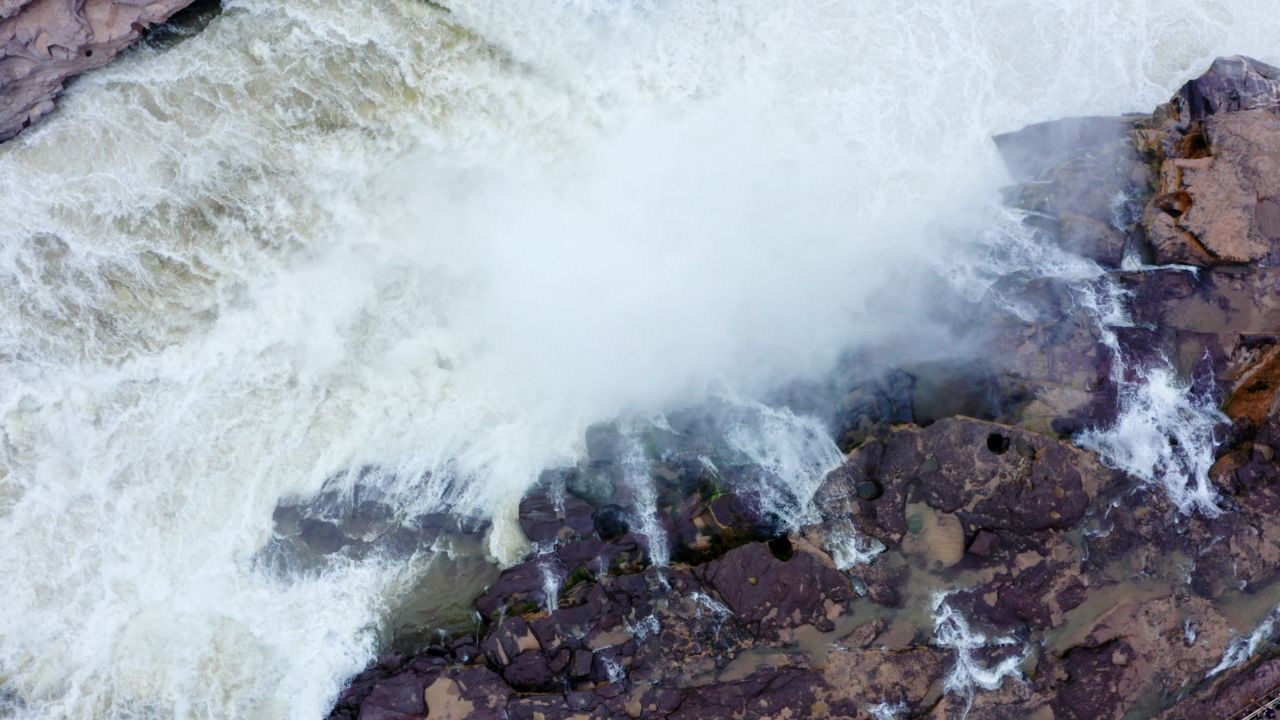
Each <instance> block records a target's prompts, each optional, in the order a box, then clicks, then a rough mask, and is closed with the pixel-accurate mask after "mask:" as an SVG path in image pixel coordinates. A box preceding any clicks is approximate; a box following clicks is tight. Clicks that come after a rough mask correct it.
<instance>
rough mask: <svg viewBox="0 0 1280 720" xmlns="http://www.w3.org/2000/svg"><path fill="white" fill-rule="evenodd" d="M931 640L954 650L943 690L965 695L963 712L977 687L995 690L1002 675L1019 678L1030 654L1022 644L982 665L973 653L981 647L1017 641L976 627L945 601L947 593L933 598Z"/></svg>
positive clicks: (1003, 677)
mask: <svg viewBox="0 0 1280 720" xmlns="http://www.w3.org/2000/svg"><path fill="white" fill-rule="evenodd" d="M933 642H934V644H935V645H937V646H938V647H944V648H949V649H951V650H954V651H955V661H954V662H953V664H952V665H951V671H950V672H948V673H947V677H946V679H945V680H944V681H943V691H944V692H947V693H954V694H956V695H962V696H964V697H965V699H966V704H965V712H964V714H965V715H968V712H969V707H970V706H971V705H972V703H973V696H974V694H975V693H977V692H978V691H980V690H997V689H999V688H1000V686H1001V685H1002V684H1003V683H1004V681H1005V678H1013V679H1015V680H1021V679H1022V665H1023V663H1025V662H1026V661H1027V658H1028V657H1029V656H1030V653H1031V651H1030V649H1029V648H1026V647H1023V648H1022V650H1021V652H1020V653H1019V654H1017V655H1009V656H1007V657H1005V658H1003V659H1002V660H1000V662H998V663H996V664H995V665H994V666H987V665H983V664H982V663H981V662H980V661H979V660H978V658H977V657H975V656H974V653H975V652H976V651H978V650H982V649H984V648H993V647H1000V646H1011V645H1017V644H1019V642H1018V640H1017V639H1016V638H1013V637H1007V636H1001V637H994V638H993V637H987V636H986V635H984V634H982V633H981V632H977V631H975V630H974V629H973V628H972V627H970V625H969V621H968V620H966V619H965V617H964V615H961V614H960V611H958V610H956V609H955V608H954V607H952V606H951V604H950V603H948V602H947V593H938V594H937V595H935V596H934V598H933Z"/></svg>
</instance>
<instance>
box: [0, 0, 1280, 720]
mask: <svg viewBox="0 0 1280 720" xmlns="http://www.w3.org/2000/svg"><path fill="white" fill-rule="evenodd" d="M448 4H449V6H450V7H451V9H452V11H453V12H452V14H451V15H445V14H444V13H441V12H439V11H437V10H435V9H433V8H432V7H431V6H430V5H428V4H426V3H420V2H416V1H410V0H373V1H371V2H365V3H349V2H337V1H336V0H289V2H268V1H267V0H229V1H228V2H226V3H225V5H226V8H227V9H226V12H225V13H224V14H223V15H222V16H221V17H219V18H218V19H216V20H214V21H213V22H212V23H211V24H210V25H209V27H208V28H207V29H206V30H205V31H204V32H202V33H201V34H200V35H198V36H196V37H193V38H191V39H189V40H187V41H185V42H183V43H180V44H178V45H175V46H173V47H172V48H169V49H167V50H164V51H160V50H149V51H146V52H140V53H134V54H133V55H131V56H129V57H126V58H124V59H122V60H121V61H120V62H118V63H116V64H113V65H112V66H110V67H108V68H106V69H104V70H102V71H99V72H95V73H94V74H92V75H89V76H86V77H84V78H81V79H80V80H78V81H77V82H76V83H75V84H74V86H73V88H72V89H71V91H70V92H69V93H68V94H67V96H66V97H65V99H64V101H63V102H62V104H61V106H60V108H59V110H58V112H57V113H56V114H55V116H54V117H52V118H50V120H49V121H48V122H47V123H44V124H43V125H41V126H39V127H37V128H35V129H33V130H32V131H30V132H28V133H26V134H24V135H23V136H21V137H20V138H18V139H17V140H15V141H13V142H10V143H8V144H6V145H4V146H3V147H0V214H2V216H3V217H4V219H5V223H3V227H0V432H2V433H3V435H2V437H0V574H3V576H4V577H5V578H6V579H7V583H6V589H5V592H4V593H3V595H2V596H0V698H4V699H3V700H0V702H3V703H4V704H5V705H7V706H9V707H12V708H16V709H14V710H13V711H12V712H13V713H15V714H17V715H18V716H19V717H33V718H35V717H39V718H55V717H56V718H61V717H71V718H111V717H140V718H165V717H200V718H272V719H274V718H317V717H321V716H323V714H324V713H325V712H326V710H327V708H328V705H329V703H330V702H331V700H332V698H333V697H334V695H335V693H336V692H337V691H338V690H339V688H340V687H341V684H342V683H343V682H344V679H345V678H346V677H347V676H349V675H350V674H352V673H354V672H355V671H357V670H358V669H360V668H361V667H362V666H363V665H364V664H365V663H366V662H367V661H368V660H369V659H370V657H372V655H373V653H374V652H375V650H376V647H377V638H378V625H379V622H380V620H381V618H382V617H383V613H384V610H385V607H386V605H387V604H388V603H389V602H390V599H391V598H393V597H394V596H395V594H396V593H397V592H399V591H401V590H402V589H403V588H405V587H408V586H411V585H412V582H413V579H414V578H413V576H414V575H415V574H416V572H418V570H417V569H416V566H415V565H414V564H413V563H403V562H396V563H393V562H385V561H381V560H379V559H378V558H376V557H373V558H370V559H369V560H366V561H363V562H359V563H356V562H349V563H345V564H344V563H338V564H334V565H333V566H332V567H330V568H329V569H328V570H326V571H325V572H323V573H319V574H315V575H308V576H305V577H292V576H290V577H279V576H276V575H273V574H271V573H269V572H267V571H265V570H264V569H262V568H260V567H257V566H256V565H255V564H254V562H253V557H254V556H255V553H257V552H258V551H259V549H260V548H261V547H262V545H263V543H264V542H265V540H266V539H267V537H268V535H269V533H270V532H271V512H272V509H273V507H274V505H275V503H276V501H277V500H278V499H279V498H281V497H283V496H288V495H303V496H305V495H307V494H308V493H312V492H315V491H316V490H318V489H319V488H320V487H321V485H322V483H323V482H324V481H325V479H326V478H329V477H331V476H332V475H333V474H334V473H336V472H341V471H343V470H353V471H354V470H358V469H359V468H361V467H363V466H365V465H366V464H376V465H378V466H380V467H382V468H384V469H385V470H387V472H386V473H385V479H386V483H387V487H386V488H384V489H385V491H386V493H387V497H388V498H390V499H391V500H392V501H393V502H394V503H396V504H397V505H398V507H400V508H401V509H402V510H403V511H404V512H406V513H410V512H423V511H427V510H431V509H451V510H453V511H457V512H467V513H477V514H485V515H488V516H490V517H492V518H493V519H494V520H495V522H494V526H493V531H492V533H491V535H490V538H489V547H490V550H491V552H492V553H493V554H494V555H495V556H496V557H499V558H502V559H505V560H510V559H512V557H513V556H514V555H515V554H516V553H518V552H519V551H520V550H521V548H522V547H523V545H522V539H521V538H520V536H519V533H518V532H517V531H516V528H515V526H514V523H513V522H512V521H513V520H514V517H515V513H516V507H517V505H516V504H517V502H518V500H519V497H520V494H521V491H522V490H523V489H524V488H525V487H526V486H527V485H528V484H529V483H530V482H532V481H533V480H534V479H535V478H536V477H537V476H538V473H539V472H540V471H541V470H542V469H543V468H545V467H548V466H553V465H562V464H568V463H572V462H573V461H574V460H575V459H576V458H577V457H578V455H579V454H580V452H581V451H582V442H583V441H582V437H583V435H582V433H583V430H584V428H585V427H586V426H587V425H588V424H590V423H592V422H597V421H600V420H607V419H609V418H612V417H614V416H616V415H618V414H622V413H625V412H637V413H651V412H657V411H659V410H661V409H662V408H663V407H664V406H665V405H666V404H668V403H670V402H672V401H674V400H681V401H689V400H692V399H695V398H697V397H700V396H702V395H703V394H704V393H705V389H706V388H707V387H708V386H709V385H716V386H718V387H728V388H730V389H731V390H732V391H733V392H734V393H735V394H736V395H737V396H740V397H744V398H749V399H750V398H757V399H758V397H760V396H761V395H762V393H763V392H764V391H765V390H766V389H767V388H768V387H769V386H770V385H772V384H774V383H776V382H779V381H781V380H783V379H786V378H791V377H801V376H806V375H813V374H816V373H820V372H821V371H822V370H824V369H825V368H826V367H828V366H829V365H830V364H831V362H832V360H833V358H835V356H836V355H837V354H838V353H839V352H840V350H841V349H842V348H844V347H845V346H847V345H848V344H850V343H856V342H872V341H875V342H892V341H899V342H902V341H908V340H909V341H912V342H916V343H924V344H927V343H929V342H930V337H931V335H930V333H929V332H928V330H929V325H928V321H927V319H926V318H927V313H925V312H924V311H923V309H927V306H928V299H929V298H928V295H927V293H918V292H914V290H915V289H917V286H918V285H919V283H920V278H922V277H923V275H922V273H920V272H919V269H920V268H921V267H924V266H928V265H930V264H936V265H939V266H943V267H945V266H947V265H949V264H950V263H951V262H952V261H953V260H954V253H955V252H957V250H956V248H955V247H954V246H953V245H951V244H947V243H938V244H935V243H934V242H933V241H932V240H931V239H932V238H945V237H956V236H958V235H960V234H963V233H964V232H965V228H967V227H972V226H985V225H986V223H987V221H988V220H989V215H987V214H986V213H985V212H984V211H982V208H984V207H987V206H989V205H990V204H992V203H994V201H995V200H994V199H995V192H994V189H995V187H996V186H997V185H998V184H999V183H1000V182H1001V181H1002V177H1001V172H1002V171H1001V169H1000V166H999V162H998V160H997V158H996V157H995V154H994V152H993V150H992V148H991V146H990V143H989V141H988V136H989V135H990V134H991V133H993V132H997V131H1003V130H1010V129H1014V128H1016V127H1018V126H1020V125H1022V124H1025V123H1027V122H1030V121H1036V120H1042V119H1045V118H1051V117H1056V116H1061V115H1067V114H1082V113H1108V112H1119V111H1124V110H1130V109H1135V108H1137V109H1142V108H1148V107H1150V106H1152V105H1154V104H1155V103H1157V102H1159V101H1162V100H1163V99H1164V98H1165V97H1166V96H1167V95H1168V94H1169V93H1170V91H1171V90H1172V89H1173V88H1174V87H1175V86H1176V85H1177V83H1179V82H1180V81H1181V80H1183V79H1185V77H1187V76H1188V75H1190V74H1191V73H1193V72H1195V71H1197V70H1198V69H1200V68H1201V67H1203V66H1204V65H1205V64H1207V61H1208V59H1209V58H1210V57H1212V56H1213V55H1215V54H1220V53H1225V52H1245V53H1252V54H1256V55H1258V56H1259V57H1261V58H1263V59H1269V60H1274V59H1275V58H1274V57H1271V55H1270V53H1271V46H1272V39H1273V38H1274V37H1275V35H1276V30H1277V25H1280V20H1277V19H1276V18H1275V17H1274V14H1273V13H1271V12H1270V10H1271V8H1270V5H1269V4H1267V3H1264V2H1246V1H1244V0H1240V1H1237V2H1208V3H1206V2H1203V1H1202V0H1194V1H1193V0H1174V1H1172V2H1170V1H1162V2H1158V3H1157V2H1154V0H1149V1H1139V2H1131V3H1122V4H1117V3H1102V2H1084V1H1082V0H1059V1H1058V2H1047V3H1036V4H1035V5H1034V7H1022V6H1020V7H1016V8H1014V7H1006V6H994V5H993V6H974V5H972V4H966V3H953V2H933V1H929V0H913V1H908V0H895V1H893V2H886V3H875V4H866V3H837V2H832V3H777V2H772V1H771V2H764V1H763V0H748V1H747V2H734V3H728V2H724V3H721V2H713V1H712V0H692V1H690V2H681V3H672V2H662V1H659V0H645V1H640V2H631V1H627V2H624V1H623V0H617V1H616V2H596V3H583V2H580V1H578V0H551V1H549V2H543V3H537V4H536V7H535V6H534V5H532V4H525V3H511V2H507V1H506V0H458V1H456V2H450V3H448ZM1064 28H1069V29H1070V30H1069V31H1064ZM975 209H976V210H975ZM886 287H890V288H892V289H893V292H892V293H887V292H885V288H886ZM764 420H765V421H766V422H765V424H764V425H762V426H761V427H760V428H757V429H756V430H755V431H753V432H757V431H758V432H761V433H763V434H764V436H766V437H767V436H769V435H770V434H772V430H770V429H769V428H770V426H769V422H768V417H767V415H766V416H764ZM784 435H785V434H784ZM785 436H786V437H791V436H789V435H785ZM795 437H796V439H797V441H798V442H799V444H798V445H796V446H794V447H791V448H787V447H786V446H785V444H784V445H783V446H781V447H780V449H775V450H768V451H767V452H769V453H770V454H769V455H768V456H762V458H761V459H762V461H767V462H775V461H776V462H786V463H791V464H792V465H798V466H808V467H812V468H818V467H821V466H823V465H825V464H828V463H830V462H831V461H832V457H831V456H830V447H826V448H818V449H817V450H816V451H815V450H814V448H813V445H812V443H811V442H810V439H811V438H809V437H807V436H806V435H805V434H804V433H800V434H799V435H797V436H795ZM758 452H766V451H765V450H758ZM810 452H816V455H808V454H807V453H810ZM352 474H353V475H354V474H355V473H352ZM796 477H800V478H803V483H809V482H811V478H812V477H813V475H812V473H809V474H800V475H797V476H796ZM803 483H802V484H803ZM803 492H805V490H804V488H803V487H801V488H797V489H796V492H795V494H796V496H797V497H800V496H802V495H803Z"/></svg>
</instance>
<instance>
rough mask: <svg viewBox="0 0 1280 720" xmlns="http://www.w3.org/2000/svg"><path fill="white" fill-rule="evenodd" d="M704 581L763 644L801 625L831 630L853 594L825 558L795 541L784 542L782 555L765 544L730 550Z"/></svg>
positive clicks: (714, 563) (713, 564) (709, 569)
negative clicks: (766, 640)
mask: <svg viewBox="0 0 1280 720" xmlns="http://www.w3.org/2000/svg"><path fill="white" fill-rule="evenodd" d="M779 555H782V557H779ZM704 577H705V579H706V581H707V583H708V584H709V585H710V586H711V587H713V588H715V590H716V592H717V593H718V594H719V595H720V597H722V598H724V603H725V605H727V606H728V607H729V609H730V610H732V611H733V613H734V615H736V616H737V617H738V618H739V619H741V620H742V621H743V622H745V623H746V624H747V626H748V628H749V629H750V630H751V634H752V635H754V636H755V637H758V638H763V639H769V640H776V639H779V638H782V637H785V636H787V634H788V631H790V630H794V629H795V628H797V627H799V626H801V625H813V626H814V627H816V628H818V629H819V630H830V629H832V627H833V625H832V620H833V619H834V618H835V617H838V616H839V615H842V614H844V612H845V608H846V605H847V604H848V603H849V601H850V600H852V596H853V593H852V591H851V590H850V588H849V584H848V581H847V580H845V579H844V578H843V577H842V576H841V575H840V573H839V571H837V570H836V569H835V566H834V564H833V563H832V561H831V558H830V557H829V556H827V555H826V553H824V552H822V551H821V550H819V549H818V548H816V547H814V546H812V545H810V544H809V543H808V542H807V541H804V540H801V539H799V538H797V539H795V540H789V541H788V553H787V554H783V553H779V552H778V550H777V548H770V546H769V544H766V543H752V544H750V545H744V546H743V547H740V548H737V549H735V550H731V551H730V552H728V553H726V554H725V556H724V557H723V558H720V559H717V560H714V561H712V562H711V563H709V564H708V565H707V566H706V569H705V571H704Z"/></svg>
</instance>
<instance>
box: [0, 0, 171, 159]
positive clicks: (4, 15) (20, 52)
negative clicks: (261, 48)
mask: <svg viewBox="0 0 1280 720" xmlns="http://www.w3.org/2000/svg"><path fill="white" fill-rule="evenodd" d="M192 2H193V0H4V1H3V2H0V141H3V140H8V139H9V138H11V137H13V136H14V135H17V134H18V133H19V132H21V131H22V130H24V129H26V128H27V127H30V126H31V125H32V124H33V123H36V122H38V121H40V119H41V118H43V117H44V116H46V115H48V114H49V113H50V112H52V111H53V106H54V100H55V99H56V98H57V96H58V94H59V93H61V92H62V89H63V87H64V86H65V84H66V81H67V80H68V79H69V78H71V77H73V76H75V75H79V74H80V73H82V72H85V71H87V70H92V69H93V68H96V67H101V66H103V65H106V64H107V63H109V62H111V61H112V60H113V59H114V58H115V56H116V55H117V54H119V52H120V51H121V50H123V49H125V48H126V47H128V46H130V45H132V44H133V43H134V42H135V41H137V40H138V38H139V37H141V36H142V34H143V33H144V32H145V31H146V30H147V28H149V27H151V26H153V25H157V24H159V23H162V22H164V21H165V20H168V19H169V18H170V17H171V16H172V15H173V14H174V13H176V12H178V11H179V10H182V9H183V8H185V7H186V6H188V5H190V4H191V3H192Z"/></svg>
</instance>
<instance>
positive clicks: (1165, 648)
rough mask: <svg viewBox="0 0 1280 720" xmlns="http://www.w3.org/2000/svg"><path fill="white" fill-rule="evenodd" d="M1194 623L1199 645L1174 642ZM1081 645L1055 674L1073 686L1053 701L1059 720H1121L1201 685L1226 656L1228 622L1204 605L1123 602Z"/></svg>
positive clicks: (1084, 632)
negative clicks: (1194, 682) (1194, 683)
mask: <svg viewBox="0 0 1280 720" xmlns="http://www.w3.org/2000/svg"><path fill="white" fill-rule="evenodd" d="M1188 617H1194V618H1195V621H1196V622H1197V624H1198V626H1199V628H1200V639H1199V640H1198V641H1197V642H1196V643H1195V644H1194V645H1191V646H1190V647H1187V646H1186V645H1185V644H1181V649H1180V650H1176V651H1175V649H1176V648H1179V644H1178V643H1175V642H1173V639H1174V638H1180V637H1181V636H1182V635H1183V633H1184V627H1183V623H1184V621H1185V620H1186V618H1188ZM1076 637H1077V638H1078V639H1079V643H1078V644H1074V645H1072V647H1071V648H1070V649H1068V650H1067V651H1065V652H1064V653H1063V654H1062V656H1061V660H1060V661H1054V662H1055V666H1056V667H1059V668H1060V669H1061V672H1063V673H1065V674H1066V676H1067V677H1068V680H1067V681H1066V682H1065V684H1064V685H1063V687H1062V689H1061V691H1060V693H1059V694H1058V696H1057V697H1056V698H1055V699H1054V700H1053V707H1054V711H1055V713H1056V714H1057V716H1061V717H1070V718H1116V719H1117V720H1118V719H1119V718H1121V717H1123V716H1124V715H1125V713H1126V712H1127V711H1128V710H1130V709H1132V708H1134V707H1135V706H1138V705H1139V704H1141V703H1143V702H1150V701H1151V700H1153V699H1155V698H1159V697H1166V696H1170V695H1171V694H1172V693H1173V692H1174V691H1176V690H1177V689H1179V688H1180V687H1182V686H1183V685H1184V683H1186V682H1187V680H1188V679H1192V678H1201V677H1204V675H1205V674H1206V673H1207V672H1208V671H1209V670H1210V669H1212V668H1213V667H1214V665H1216V664H1217V663H1218V661H1219V659H1220V658H1221V656H1222V651H1223V650H1224V649H1225V647H1226V641H1227V638H1228V637H1229V632H1228V629H1227V625H1226V621H1225V620H1224V619H1223V618H1222V616H1221V615H1220V614H1219V613H1218V612H1217V611H1216V610H1214V609H1213V607H1212V606H1211V605H1210V604H1209V603H1208V602H1207V601H1205V600H1203V599H1201V598H1177V597H1172V596H1165V597H1159V598H1155V599H1152V600H1148V601H1145V602H1142V601H1132V602H1125V603H1121V604H1119V605H1116V606H1115V607H1113V608H1111V609H1109V610H1107V611H1106V612H1104V613H1103V614H1102V615H1101V616H1100V617H1099V618H1098V619H1097V621H1096V622H1094V623H1093V624H1092V625H1090V626H1088V627H1086V628H1082V629H1081V630H1079V631H1078V632H1077V635H1076Z"/></svg>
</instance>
